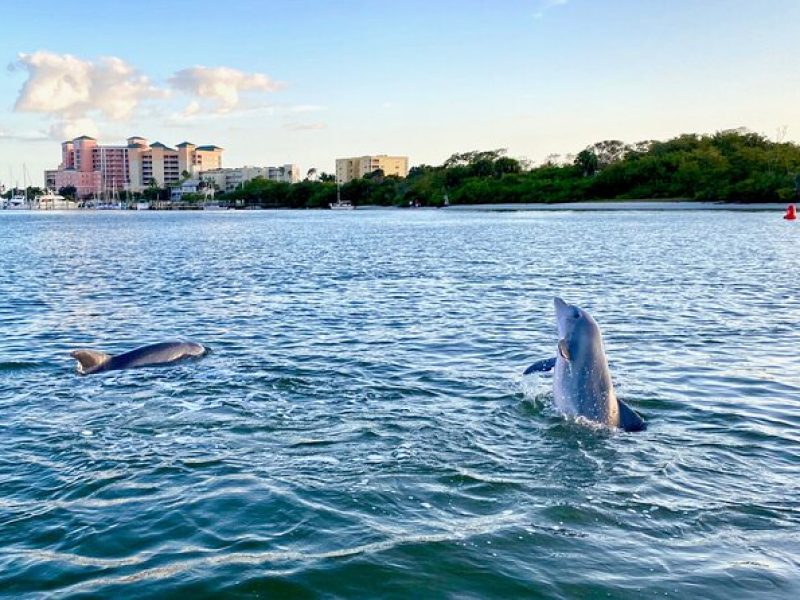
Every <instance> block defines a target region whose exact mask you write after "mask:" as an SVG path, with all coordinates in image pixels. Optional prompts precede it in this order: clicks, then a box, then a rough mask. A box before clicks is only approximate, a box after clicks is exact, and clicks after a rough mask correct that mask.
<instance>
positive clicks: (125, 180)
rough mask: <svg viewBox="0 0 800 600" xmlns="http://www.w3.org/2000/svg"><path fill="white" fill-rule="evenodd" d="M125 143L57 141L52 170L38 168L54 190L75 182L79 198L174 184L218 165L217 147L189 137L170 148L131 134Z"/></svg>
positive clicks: (83, 138)
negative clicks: (58, 157) (199, 143)
mask: <svg viewBox="0 0 800 600" xmlns="http://www.w3.org/2000/svg"><path fill="white" fill-rule="evenodd" d="M127 142H128V143H127V145H125V146H101V145H99V144H98V143H97V140H95V139H94V138H92V137H89V136H87V135H84V136H81V137H79V138H75V139H74V140H72V141H67V142H64V143H62V144H61V164H60V165H59V167H58V169H52V170H47V171H45V172H44V178H45V185H46V187H48V188H51V189H54V190H59V189H60V188H62V187H67V186H75V188H77V190H78V192H77V194H78V196H79V197H89V196H95V195H101V194H109V193H114V192H125V191H132V192H139V191H141V190H143V189H144V188H146V187H147V186H149V185H151V184H155V185H159V186H165V185H176V184H177V183H179V182H180V180H181V177H183V176H184V175H183V174H184V173H189V174H191V175H195V174H196V173H197V172H198V171H200V170H201V169H203V168H220V167H221V166H222V151H223V150H222V148H220V147H219V146H213V145H211V146H195V145H194V144H190V143H189V142H184V143H182V144H179V145H178V149H177V150H176V149H173V148H170V147H168V146H165V145H164V144H162V143H160V142H155V143H153V144H148V143H147V140H146V139H145V138H142V137H131V138H128V140H127Z"/></svg>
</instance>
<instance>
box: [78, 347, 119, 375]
mask: <svg viewBox="0 0 800 600" xmlns="http://www.w3.org/2000/svg"><path fill="white" fill-rule="evenodd" d="M70 356H72V358H74V359H75V360H77V361H78V373H80V374H81V375H89V374H90V373H94V372H96V371H97V370H98V369H99V368H100V367H102V366H103V365H104V364H105V363H106V362H108V360H109V359H110V358H111V356H110V355H108V354H106V353H105V352H97V351H96V350H74V351H73V352H70Z"/></svg>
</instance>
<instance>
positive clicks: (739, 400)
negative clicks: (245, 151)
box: [0, 211, 800, 599]
mask: <svg viewBox="0 0 800 600" xmlns="http://www.w3.org/2000/svg"><path fill="white" fill-rule="evenodd" d="M779 217H780V215H777V216H776V215H774V214H771V213H764V214H761V213H758V214H756V213H719V212H714V213H708V214H706V213H697V212H661V213H659V212H636V213H625V212H613V213H606V212H592V213H566V212H564V213H510V214H495V213H491V214H488V213H484V214H482V213H469V212H459V213H450V212H446V211H415V212H414V211H398V212H395V211H380V212H358V211H357V212H354V213H347V214H341V213H324V212H305V211H303V212H300V211H298V212H266V211H265V212H258V213H233V212H225V213H212V214H208V213H199V214H169V213H153V214H151V213H119V214H116V213H115V214H87V213H78V214H44V215H40V214H13V215H11V214H0V290H2V299H0V326H2V331H3V336H2V339H0V440H2V443H0V482H2V495H0V523H2V527H0V589H2V590H3V592H4V593H7V594H10V595H21V594H32V593H36V592H40V593H41V592H53V591H56V592H57V593H58V595H59V596H60V595H67V594H77V593H88V594H91V595H99V596H106V597H108V596H114V597H117V596H119V595H126V596H130V597H139V596H142V595H157V594H163V593H165V592H167V593H174V594H178V593H183V594H186V593H188V594H195V595H214V594H220V593H228V594H239V595H245V596H247V595H254V596H256V595H260V596H267V597H269V596H278V597H288V596H291V597H315V596H317V595H320V594H331V595H333V596H366V597H376V596H382V595H383V596H400V597H403V596H407V595H409V594H410V593H414V592H415V591H417V590H420V589H424V590H427V593H428V594H430V595H431V596H436V597H441V596H456V597H487V596H494V597H501V596H502V597H515V596H516V597H554V598H575V597H606V595H607V594H610V596H611V597H623V598H639V597H642V596H645V597H647V596H659V597H663V596H668V597H676V598H685V597H688V596H693V597H700V596H702V597H704V598H726V599H729V598H732V597H749V596H758V597H770V596H771V597H775V598H786V597H792V596H793V595H795V594H797V593H798V592H800V577H798V575H797V573H798V572H799V571H798V566H800V565H798V558H797V557H798V553H797V548H798V547H797V541H796V540H797V539H798V536H800V509H798V506H800V489H799V488H798V484H797V482H798V481H800V478H799V477H798V475H800V473H798V464H800V434H798V431H800V428H799V426H800V408H798V407H800V375H798V373H800V355H798V348H800V333H798V327H797V315H798V314H800V312H799V311H798V309H799V308H800V294H799V293H798V289H799V288H798V284H797V274H796V272H794V271H792V270H791V269H787V268H786V266H787V265H792V264H794V262H796V261H795V258H796V250H797V247H798V246H797V244H798V235H800V230H798V229H797V227H793V226H792V225H793V224H791V223H786V222H783V221H782V220H781V219H780V218H779ZM555 294H559V295H563V296H564V298H565V299H567V300H568V301H570V302H573V303H575V304H578V305H580V306H583V307H585V308H586V309H587V310H589V311H590V312H591V313H592V314H593V315H594V316H595V318H596V319H597V321H598V322H599V324H600V326H601V328H602V329H603V332H604V336H605V342H606V347H607V351H608V353H609V357H610V364H611V369H612V373H613V375H614V379H615V383H616V386H617V389H618V393H619V395H620V397H622V398H623V399H625V400H626V401H627V402H628V403H629V404H631V405H632V406H634V407H635V408H637V409H638V410H640V411H641V412H642V413H643V414H644V415H645V416H646V418H647V420H648V423H649V429H648V431H647V432H644V433H642V434H621V433H615V432H609V431H605V430H600V431H597V430H594V429H592V428H588V427H584V426H581V425H580V424H576V423H573V422H570V421H565V420H563V419H562V418H561V417H560V416H559V415H558V414H557V413H556V412H555V411H554V410H553V409H552V407H551V406H550V400H551V391H550V379H549V377H548V376H541V377H540V378H539V379H537V378H535V377H533V378H526V379H525V380H523V379H522V378H521V375H520V374H521V372H522V370H523V369H524V368H525V366H527V365H528V364H530V362H532V361H533V360H536V359H539V358H544V357H547V356H550V355H552V352H553V348H554V338H555V335H554V332H555V324H554V322H553V316H552V296H553V295H555ZM175 337H185V338H189V339H195V340H197V341H200V342H203V343H205V344H208V345H210V346H211V347H212V349H213V353H212V354H211V355H209V356H208V357H206V358H204V359H203V360H202V361H199V362H193V363H188V364H185V365H181V366H177V367H175V368H168V369H145V370H139V371H120V372H112V373H108V374H104V375H100V376H95V377H79V376H77V375H75V373H74V364H73V363H72V361H71V359H69V356H68V352H69V350H70V349H73V348H75V347H76V346H89V347H94V348H97V349H100V350H104V351H109V352H120V351H124V350H127V349H130V348H132V347H135V346H137V345H139V344H144V343H149V342H154V341H158V340H163V339H170V338H175Z"/></svg>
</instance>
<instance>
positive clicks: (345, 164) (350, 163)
mask: <svg viewBox="0 0 800 600" xmlns="http://www.w3.org/2000/svg"><path fill="white" fill-rule="evenodd" d="M377 170H381V171H383V174H384V175H386V176H389V175H395V176H397V177H405V176H406V175H408V157H407V156H387V155H386V154H375V155H372V156H356V157H354V158H337V159H336V182H337V183H347V182H348V181H352V180H353V179H361V178H362V177H364V175H367V174H368V173H374V172H375V171H377Z"/></svg>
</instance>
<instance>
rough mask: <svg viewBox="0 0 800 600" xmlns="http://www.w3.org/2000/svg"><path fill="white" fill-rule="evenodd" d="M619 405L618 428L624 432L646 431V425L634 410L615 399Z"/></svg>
mask: <svg viewBox="0 0 800 600" xmlns="http://www.w3.org/2000/svg"><path fill="white" fill-rule="evenodd" d="M617 404H619V427H620V429H624V430H625V431H644V430H645V429H647V423H645V421H644V419H643V418H642V417H641V416H639V413H637V412H636V411H635V410H633V409H632V408H631V407H630V406H628V405H627V404H625V403H624V402H623V401H622V400H619V399H617Z"/></svg>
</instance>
